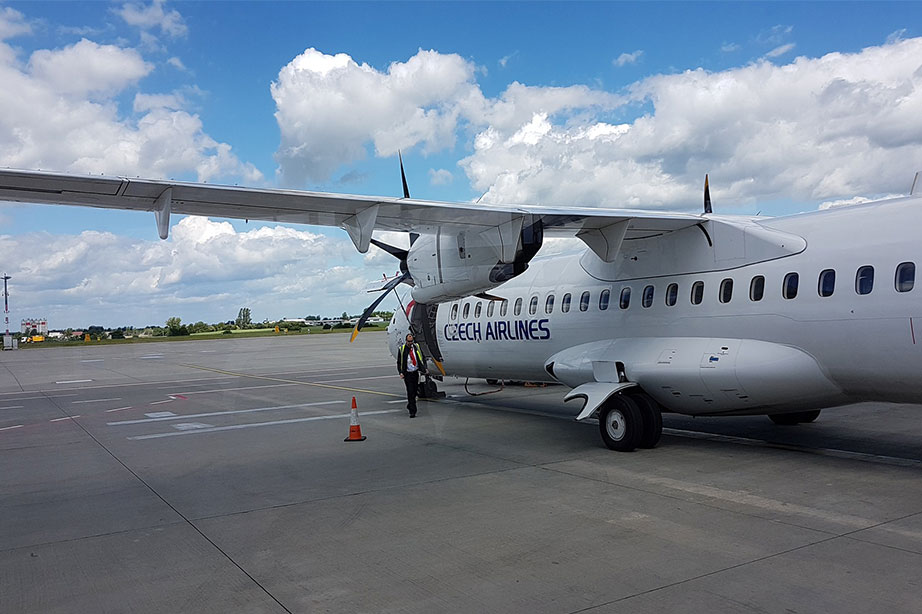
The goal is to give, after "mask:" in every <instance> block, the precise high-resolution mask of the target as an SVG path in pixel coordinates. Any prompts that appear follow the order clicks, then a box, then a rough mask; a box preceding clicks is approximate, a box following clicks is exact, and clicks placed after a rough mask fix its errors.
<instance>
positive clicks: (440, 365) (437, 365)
mask: <svg viewBox="0 0 922 614" xmlns="http://www.w3.org/2000/svg"><path fill="white" fill-rule="evenodd" d="M432 362H434V363H435V366H436V367H438V368H439V371H441V372H442V375H445V368H444V367H442V363H440V362H439V361H437V360H436V359H435V358H433V359H432Z"/></svg>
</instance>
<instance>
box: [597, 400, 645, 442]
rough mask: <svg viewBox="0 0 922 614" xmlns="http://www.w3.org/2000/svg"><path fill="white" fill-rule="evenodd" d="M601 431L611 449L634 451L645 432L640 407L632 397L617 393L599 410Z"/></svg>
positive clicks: (603, 439)
mask: <svg viewBox="0 0 922 614" xmlns="http://www.w3.org/2000/svg"><path fill="white" fill-rule="evenodd" d="M599 432H600V433H601V434H602V441H604V442H605V445H606V446H607V447H608V448H609V449H611V450H617V451H618V452H633V451H634V448H636V447H637V444H638V443H640V437H641V435H642V433H643V418H641V413H640V409H638V407H637V404H636V403H635V402H634V401H633V400H632V399H631V398H630V397H626V396H623V395H620V394H618V395H615V396H613V397H612V398H610V399H608V401H607V402H606V403H605V405H604V406H603V407H602V409H601V410H599Z"/></svg>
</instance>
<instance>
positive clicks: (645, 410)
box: [628, 390, 663, 448]
mask: <svg viewBox="0 0 922 614" xmlns="http://www.w3.org/2000/svg"><path fill="white" fill-rule="evenodd" d="M628 396H629V397H630V398H631V400H632V401H634V403H636V404H637V408H638V409H640V418H641V420H642V421H643V432H642V433H641V435H640V442H639V443H638V444H637V446H638V447H640V448H655V447H656V444H658V443H659V440H660V437H662V435H663V414H662V412H661V411H660V406H659V403H657V402H656V400H654V398H653V397H651V396H650V395H649V394H647V393H646V392H641V391H639V390H638V391H635V392H629V393H628Z"/></svg>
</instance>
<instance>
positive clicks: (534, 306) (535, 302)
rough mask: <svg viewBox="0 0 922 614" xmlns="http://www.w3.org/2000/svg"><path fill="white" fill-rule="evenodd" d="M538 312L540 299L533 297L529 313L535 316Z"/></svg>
mask: <svg viewBox="0 0 922 614" xmlns="http://www.w3.org/2000/svg"><path fill="white" fill-rule="evenodd" d="M536 311H538V297H537V296H533V297H531V300H530V301H528V313H529V314H531V315H535V312H536Z"/></svg>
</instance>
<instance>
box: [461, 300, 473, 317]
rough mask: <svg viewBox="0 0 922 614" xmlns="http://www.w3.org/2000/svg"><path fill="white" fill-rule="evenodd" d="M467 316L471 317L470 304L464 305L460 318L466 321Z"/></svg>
mask: <svg viewBox="0 0 922 614" xmlns="http://www.w3.org/2000/svg"><path fill="white" fill-rule="evenodd" d="M469 315H471V304H470V303H464V311H462V312H461V317H462V318H464V319H465V320H466V319H467V316H469Z"/></svg>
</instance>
